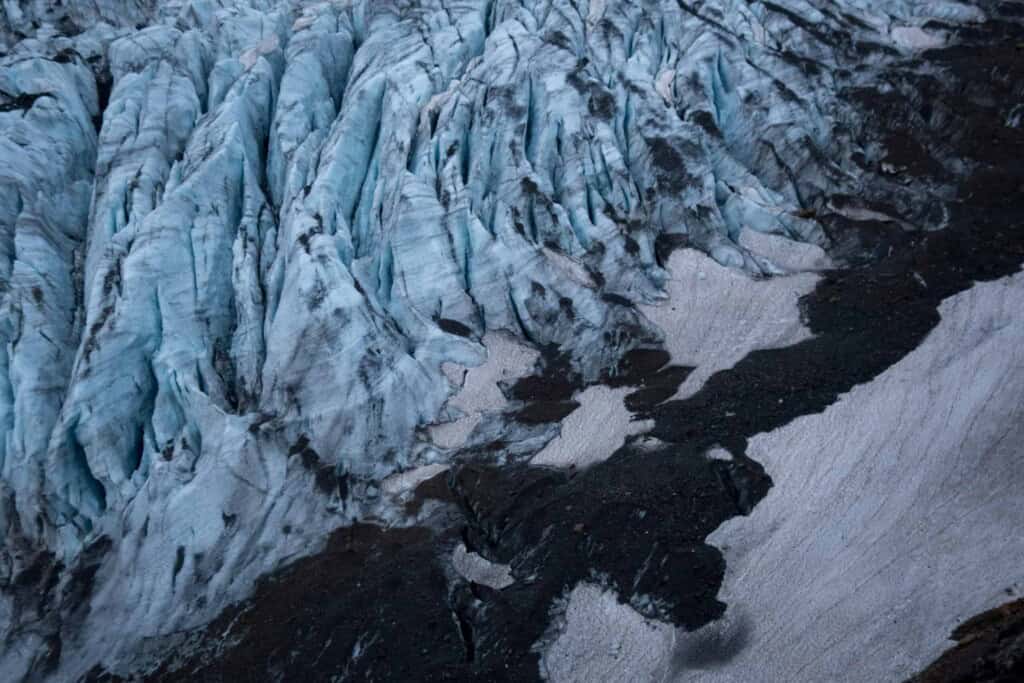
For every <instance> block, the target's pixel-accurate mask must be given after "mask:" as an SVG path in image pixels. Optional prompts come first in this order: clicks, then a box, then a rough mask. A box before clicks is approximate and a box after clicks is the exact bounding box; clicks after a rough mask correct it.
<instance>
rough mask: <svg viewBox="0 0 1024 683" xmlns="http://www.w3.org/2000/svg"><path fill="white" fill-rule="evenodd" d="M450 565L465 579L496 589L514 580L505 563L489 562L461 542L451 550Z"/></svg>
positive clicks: (504, 586)
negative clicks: (467, 548)
mask: <svg viewBox="0 0 1024 683" xmlns="http://www.w3.org/2000/svg"><path fill="white" fill-rule="evenodd" d="M452 566H453V567H455V571H457V572H458V573H459V576H461V577H462V578H464V579H466V580H467V581H472V582H474V583H479V584H482V585H484V586H489V587H491V588H494V589H496V590H501V589H502V588H507V587H508V586H511V585H512V584H513V583H515V582H516V580H515V579H514V578H512V573H511V572H510V571H509V567H508V565H507V564H498V563H497V562H491V561H490V560H487V559H485V558H483V557H481V556H480V555H479V554H478V553H471V552H469V551H468V550H466V546H465V545H463V544H462V543H460V544H459V545H458V546H457V547H456V548H455V550H454V551H453V552H452Z"/></svg>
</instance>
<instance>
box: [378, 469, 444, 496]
mask: <svg viewBox="0 0 1024 683" xmlns="http://www.w3.org/2000/svg"><path fill="white" fill-rule="evenodd" d="M448 467H449V466H448V465H441V464H433V465H423V466H422V467H417V468H415V469H411V470H408V471H406V472H397V473H395V474H392V475H391V476H390V477H388V478H386V479H385V480H384V481H382V482H381V490H382V491H384V493H386V494H387V495H389V496H402V495H404V494H406V493H410V492H411V491H415V490H416V487H417V486H419V485H420V484H422V483H423V482H425V481H426V480H428V479H431V478H433V477H436V476H437V475H439V474H441V473H442V472H444V471H445V470H447V469H448Z"/></svg>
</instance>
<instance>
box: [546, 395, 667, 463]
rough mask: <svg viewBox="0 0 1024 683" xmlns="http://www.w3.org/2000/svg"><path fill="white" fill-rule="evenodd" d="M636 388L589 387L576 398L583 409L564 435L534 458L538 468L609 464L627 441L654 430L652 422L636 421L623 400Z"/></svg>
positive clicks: (574, 414) (569, 421)
mask: <svg viewBox="0 0 1024 683" xmlns="http://www.w3.org/2000/svg"><path fill="white" fill-rule="evenodd" d="M634 391H636V389H635V388H617V389H612V388H610V387H606V386H592V387H588V388H587V389H586V390H584V391H583V392H582V393H580V394H579V395H578V396H576V397H575V400H576V401H578V402H579V404H580V407H579V408H577V409H576V410H575V411H573V412H572V413H571V414H570V415H569V416H568V417H567V418H565V420H563V421H562V431H561V433H560V434H559V435H558V436H557V437H555V438H554V439H553V440H552V441H551V442H549V443H548V445H547V446H545V447H544V449H543V450H542V451H541V452H540V453H538V454H537V455H535V456H533V460H531V462H532V463H533V464H534V465H548V466H551V467H569V466H575V467H579V468H584V467H588V466H590V465H593V464H595V463H598V462H601V461H603V460H607V459H608V458H609V457H611V455H612V454H613V453H614V452H615V451H617V450H618V449H619V447H621V446H622V444H623V443H625V441H626V437H628V436H632V435H633V434H640V433H642V432H645V431H647V430H648V429H651V428H652V427H653V426H654V422H653V421H651V420H640V421H635V420H633V415H632V413H630V412H629V410H628V409H627V408H626V406H625V404H624V403H623V399H624V398H625V397H626V396H627V395H628V394H631V393H633V392H634Z"/></svg>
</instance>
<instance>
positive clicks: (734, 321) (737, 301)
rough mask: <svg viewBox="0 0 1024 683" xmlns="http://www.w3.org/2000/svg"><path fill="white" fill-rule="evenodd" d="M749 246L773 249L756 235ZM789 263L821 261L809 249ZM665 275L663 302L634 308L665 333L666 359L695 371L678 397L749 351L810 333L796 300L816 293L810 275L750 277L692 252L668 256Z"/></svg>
mask: <svg viewBox="0 0 1024 683" xmlns="http://www.w3.org/2000/svg"><path fill="white" fill-rule="evenodd" d="M754 243H756V244H758V245H760V246H762V247H764V248H767V249H769V251H770V250H771V249H772V248H774V243H773V241H772V240H763V239H761V238H755V239H754ZM793 263H794V264H798V265H801V266H807V265H811V264H822V263H823V260H822V257H821V254H820V253H818V252H816V251H815V250H813V249H807V250H805V252H804V255H803V256H799V257H797V258H796V259H795V260H794V261H793ZM668 271H669V273H670V274H671V277H670V279H669V281H668V283H667V286H666V289H667V291H668V295H669V296H668V300H667V301H666V302H664V303H660V304H658V305H654V306H641V307H640V310H641V311H642V312H643V314H644V315H645V316H647V318H648V319H650V320H651V321H652V322H654V323H655V324H656V325H657V326H658V327H660V328H661V329H662V330H663V332H664V335H665V345H666V348H667V349H668V351H669V353H670V354H671V356H672V362H673V363H675V364H677V365H686V366H693V367H695V368H696V369H695V370H694V371H693V373H692V374H691V375H690V376H689V377H687V379H686V381H685V382H683V384H682V386H680V387H679V391H678V392H677V393H676V398H686V397H689V396H692V395H693V394H695V393H696V392H697V391H698V390H699V389H700V388H701V387H702V386H703V385H704V383H705V382H706V381H707V380H708V378H709V377H711V375H713V374H714V373H715V372H718V371H719V370H725V369H728V368H731V367H732V366H733V365H735V364H736V363H737V362H738V361H739V360H740V359H742V358H743V357H744V356H746V355H747V354H748V353H750V352H751V351H754V350H755V349H769V348H779V347H783V346H790V345H792V344H795V343H797V342H800V341H802V340H804V339H808V338H809V337H810V336H811V334H810V332H809V331H808V330H807V328H806V327H805V326H804V325H803V323H802V322H801V320H800V311H799V309H798V306H797V303H798V300H799V299H800V297H801V296H803V295H805V294H807V293H809V292H810V291H812V290H813V289H814V286H815V284H816V283H817V281H818V276H817V275H816V274H813V273H798V274H794V275H789V276H784V277H772V278H767V279H753V278H751V277H750V276H749V275H746V274H745V273H743V272H742V271H739V270H735V269H732V268H727V267H725V266H721V265H719V264H718V263H716V262H715V261H714V260H713V259H711V258H708V257H707V256H705V255H704V254H702V253H700V252H697V251H694V250H692V249H684V250H680V251H676V252H674V253H673V254H672V256H671V258H670V259H669V263H668Z"/></svg>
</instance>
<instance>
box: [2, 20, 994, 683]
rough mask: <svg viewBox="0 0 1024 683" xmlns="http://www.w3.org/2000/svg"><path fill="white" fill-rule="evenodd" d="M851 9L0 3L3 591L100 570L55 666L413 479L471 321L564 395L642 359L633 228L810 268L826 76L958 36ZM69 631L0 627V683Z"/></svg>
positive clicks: (827, 116)
mask: <svg viewBox="0 0 1024 683" xmlns="http://www.w3.org/2000/svg"><path fill="white" fill-rule="evenodd" d="M64 5H67V7H65V6H64ZM880 5H881V3H873V2H867V1H865V0H849V2H846V3H844V6H843V8H842V11H840V10H838V9H836V8H835V7H834V6H833V5H832V4H831V3H821V2H805V1H804V0H786V2H782V3H780V4H772V3H753V4H750V3H747V2H739V1H733V0H716V1H714V2H706V3H703V4H699V5H694V6H690V5H688V4H686V3H679V2H675V1H674V0H673V1H668V0H663V1H659V0H644V1H642V2H613V1H611V0H591V1H590V2H570V1H569V0H520V1H513V0H507V1H501V0H423V1H422V2H411V1H410V2H401V1H398V0H392V1H379V0H362V1H359V0H357V1H354V2H323V3H313V2H287V1H277V2H274V1H271V0H265V1H260V0H248V1H246V0H219V1H214V0H179V1H176V2H166V3H163V2H161V3H157V2H147V1H144V0H135V1H133V2H107V1H97V2H82V3H63V4H62V5H60V6H58V3H47V2H42V1H39V0H35V1H21V2H15V1H14V0H4V1H3V9H4V13H3V16H2V18H0V39H2V41H0V46H5V51H6V53H7V54H6V56H4V57H2V59H0V162H2V163H0V342H2V343H0V530H2V537H0V539H2V540H0V543H2V547H0V580H2V581H5V582H6V581H10V580H11V578H12V577H16V576H19V575H23V574H24V572H25V570H26V568H29V567H34V566H37V565H38V566H42V565H40V564H39V563H40V562H42V563H43V564H44V565H45V564H46V563H47V562H50V563H51V564H50V565H46V566H57V565H56V564H55V563H60V565H61V566H64V567H72V568H73V567H79V568H82V567H86V566H87V564H88V562H89V561H90V558H91V557H93V552H92V551H93V550H94V549H95V548H98V547H103V548H105V549H108V550H109V552H108V553H106V555H104V557H105V558H106V559H105V560H104V561H103V562H102V563H101V564H100V565H99V566H91V565H90V566H91V569H86V570H84V571H87V573H88V572H91V573H90V574H89V576H90V577H91V579H90V580H95V582H96V585H97V586H99V588H98V589H97V591H95V592H94V594H93V595H92V598H91V602H90V604H89V605H88V606H85V608H84V609H82V610H78V611H76V612H75V617H74V618H75V619H80V620H82V623H83V624H84V625H83V626H82V627H81V628H80V629H78V631H77V633H78V634H79V635H78V636H77V637H78V638H80V639H81V642H72V643H67V644H66V646H67V647H69V648H74V647H81V648H87V649H88V650H89V651H90V652H92V653H98V654H99V655H100V656H103V657H107V658H112V657H115V656H116V655H117V653H118V651H119V648H125V649H130V648H133V647H135V646H136V645H137V644H138V642H140V640H142V639H145V638H149V637H156V636H159V635H163V634H166V633H170V632H172V631H174V630H177V629H181V628H186V627H188V626H190V625H194V624H196V623H199V622H201V621H202V620H203V619H204V618H208V617H209V616H210V615H211V614H213V613H215V612H216V610H217V609H218V608H219V607H220V606H222V605H223V604H224V602H225V601H226V600H228V599H231V598H232V597H237V596H239V595H241V594H243V593H244V592H245V591H246V590H247V589H248V588H249V587H250V586H251V585H252V582H253V581H254V580H255V578H256V577H258V576H259V575H260V574H261V573H263V572H265V571H266V570H267V569H269V568H271V567H274V566H277V565H278V564H279V563H280V562H281V561H282V560H284V559H287V558H290V557H294V556H296V555H297V554H302V553H307V552H310V551H312V550H314V549H315V548H316V547H317V544H318V543H320V542H321V541H322V539H323V537H324V534H325V533H326V531H328V530H329V529H331V528H333V527H335V526H337V525H339V524H342V523H345V522H346V521H348V520H351V519H353V518H356V517H358V516H360V515H361V514H362V513H363V511H365V509H366V508H367V506H372V504H373V501H374V500H375V498H376V496H377V495H378V489H379V486H378V484H379V482H380V481H381V480H382V479H384V478H385V477H386V476H388V475H390V474H392V473H394V472H396V471H399V470H403V469H407V468H409V467H412V466H416V465H422V464H426V463H430V462H438V461H443V460H444V459H445V458H446V457H447V456H446V453H445V452H444V451H443V450H440V449H438V448H436V447H435V446H433V445H432V444H430V443H429V442H427V441H425V440H423V438H422V436H421V435H422V434H423V430H421V429H420V427H422V426H424V425H426V424H429V423H431V422H433V421H435V420H436V419H437V417H438V415H439V414H440V413H441V411H442V408H443V406H444V404H445V401H446V400H447V399H448V397H449V394H450V393H451V391H452V388H453V387H452V386H451V383H450V382H449V380H448V378H447V377H446V375H445V373H444V372H442V368H441V366H442V364H443V363H457V364H460V365H476V364H479V363H482V362H483V361H484V360H485V351H484V348H483V347H482V346H481V345H480V344H479V343H478V340H479V339H480V338H481V337H482V335H483V334H484V333H486V332H488V331H495V330H502V329H504V330H508V331H511V332H512V333H513V334H515V335H517V336H518V337H520V338H522V339H524V340H526V341H527V342H529V343H531V344H534V345H536V346H538V347H543V346H546V345H549V344H553V345H557V346H559V347H561V348H562V349H563V350H565V351H567V352H568V353H569V355H570V358H571V362H572V364H573V367H574V368H575V370H576V371H577V372H578V373H579V374H580V375H581V376H582V377H583V378H584V379H585V380H588V381H589V380H594V379H596V378H597V377H598V376H599V375H600V374H601V373H602V372H603V371H605V370H606V369H607V368H608V367H613V366H614V364H615V361H616V360H617V359H618V358H620V357H621V356H622V355H623V353H625V352H626V351H629V350H630V349H632V348H634V347H636V346H638V345H640V344H644V343H653V342H658V341H660V335H661V332H660V331H659V329H658V328H657V327H656V326H654V325H653V324H651V323H650V322H649V321H647V320H646V319H645V318H644V317H643V316H642V315H641V314H640V313H638V312H637V309H636V308H634V307H633V306H630V305H624V304H629V303H646V304H649V303H653V302H655V301H657V300H659V299H660V298H662V297H663V293H662V292H663V288H664V285H665V283H666V278H667V275H666V272H665V271H664V270H663V268H662V265H663V264H662V263H660V262H659V259H658V254H657V250H656V248H655V247H656V244H657V243H658V242H659V239H660V240H665V239H669V238H672V237H673V236H674V237H675V238H682V237H685V239H686V240H688V242H689V243H690V244H691V245H693V246H695V247H697V248H699V249H701V250H703V251H705V252H707V253H708V254H709V255H710V256H711V257H713V258H714V259H715V260H717V261H718V262H719V263H721V264H723V265H727V266H734V267H736V268H742V269H745V270H747V271H748V272H750V273H754V274H760V273H774V272H778V271H779V270H781V269H782V268H783V267H784V266H782V265H779V264H776V263H774V262H773V261H772V260H771V259H770V258H767V257H765V256H763V255H759V254H758V253H756V252H754V251H751V250H750V249H748V248H746V247H745V246H743V244H742V243H741V242H742V241H741V240H740V235H741V233H742V232H743V231H744V230H750V231H756V232H760V233H773V234H776V235H781V236H784V237H787V238H789V239H792V240H799V241H803V242H810V243H814V244H820V245H824V244H826V242H827V240H826V237H825V235H824V233H823V232H822V230H821V228H820V227H819V225H818V224H817V223H816V222H815V221H814V220H813V219H812V216H813V211H814V210H815V209H817V208H820V207H822V206H824V205H825V203H826V193H827V192H832V191H835V190H836V188H841V189H843V190H844V191H845V192H846V193H847V194H850V195H856V194H857V190H858V188H859V187H860V185H859V179H858V173H859V171H858V167H856V166H854V165H852V164H851V163H850V162H849V159H851V158H853V157H854V156H855V154H856V155H860V158H862V159H866V160H867V161H868V162H879V163H880V162H881V155H882V151H881V150H879V149H874V148H870V147H869V148H861V147H860V146H859V143H858V142H856V136H855V135H854V132H853V131H855V130H856V127H857V125H858V122H857V119H856V113H855V112H854V111H852V110H850V109H849V107H848V106H847V105H845V104H843V103H842V102H841V101H839V100H838V99H837V98H836V96H835V92H836V90H837V89H838V87H839V86H840V85H842V84H856V83H857V80H858V78H860V76H859V75H858V74H859V71H858V68H856V67H863V66H864V65H865V64H869V63H871V62H872V61H879V60H884V59H889V58H896V57H897V56H899V55H900V50H904V51H907V50H913V49H915V46H918V45H920V44H923V43H922V42H921V41H925V43H928V41H934V40H938V39H939V38H938V37H936V36H929V35H927V34H925V32H924V30H923V29H920V28H917V27H919V26H921V25H923V24H924V22H925V21H926V20H927V19H928V18H932V17H939V18H942V19H945V20H947V21H968V20H972V19H975V18H977V12H976V11H975V10H972V9H970V8H968V7H966V6H962V5H958V4H954V3H943V2H940V3H936V2H911V1H901V2H888V3H884V8H883V7H881V6H880ZM805 24H809V25H813V26H817V27H820V28H818V29H816V31H818V32H819V33H820V35H818V36H817V37H814V36H815V32H808V31H805V30H798V29H800V28H801V27H802V26H804V25H805ZM911 29H913V30H911ZM894 31H896V32H895V33H894ZM908 31H909V32H908ZM922 35H923V36H924V37H923V38H922ZM808 36H811V37H810V38H809V37H808ZM907 36H910V37H912V38H913V40H910V39H908V38H907ZM901 37H902V38H901ZM926 39H927V40H926ZM929 44H930V43H929ZM858 45H869V46H872V49H870V50H866V51H865V50H861V49H858ZM903 192H908V191H905V189H903V188H902V186H901V185H900V183H897V182H894V183H893V188H892V190H891V194H892V196H891V197H890V199H891V200H892V201H893V202H895V203H897V204H900V205H902V206H906V207H909V206H910V202H909V200H907V201H905V202H901V200H900V197H902V196H903V195H902V194H901V193H903ZM908 196H909V195H908ZM920 204H922V203H921V202H918V207H917V208H912V209H908V211H907V215H908V216H909V217H910V218H913V217H915V216H918V217H921V218H923V217H924V216H925V214H926V213H927V212H928V211H930V210H932V209H933V208H934V207H931V206H928V205H927V203H923V204H924V205H923V206H921V205H920ZM853 219H854V220H855V219H856V215H854V216H853ZM681 315H685V313H682V314H681ZM55 580H56V579H55ZM69 605H70V603H69ZM69 605H64V606H53V605H42V606H40V605H32V604H24V603H22V602H19V601H11V600H6V601H4V602H3V606H2V609H3V611H4V612H5V614H4V616H7V617H8V619H7V620H6V621H7V623H10V624H13V625H17V624H23V623H29V622H31V621H32V620H33V619H39V620H40V622H39V623H40V624H43V626H39V628H38V629H35V630H34V629H27V630H20V631H18V633H17V634H16V635H17V638H20V639H22V640H20V641H19V642H21V643H23V645H22V646H20V647H18V648H9V649H8V650H7V653H6V654H5V661H4V663H3V666H4V668H5V670H6V671H8V672H10V673H12V674H13V675H21V672H24V671H26V670H28V669H29V668H30V667H32V666H36V665H37V664H38V662H37V661H35V660H36V659H38V658H42V657H45V656H47V653H48V652H52V643H51V644H50V646H44V645H45V643H46V642H47V637H48V636H47V635H46V634H47V633H50V632H52V631H53V629H54V628H58V626H59V625H54V624H53V623H52V620H53V619H65V620H70V619H71V616H69V610H70V609H71V607H70V606H69ZM76 607H77V606H76ZM33 615H34V616H33ZM54 615H57V616H54ZM48 620H50V621H48ZM10 628H11V629H14V630H17V629H18V628H20V627H16V626H11V627H10ZM37 631H38V632H37ZM12 633H13V631H12V632H8V633H6V634H4V635H5V637H8V638H13V637H14V635H12ZM90 639H92V640H90ZM101 641H102V645H100V644H99V643H100V642H101ZM48 647H49V648H50V649H48Z"/></svg>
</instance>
